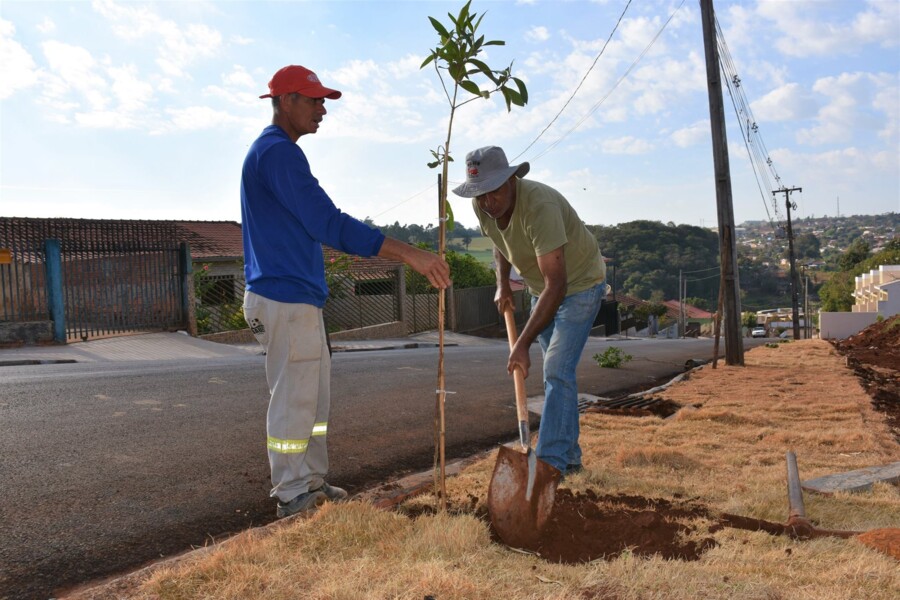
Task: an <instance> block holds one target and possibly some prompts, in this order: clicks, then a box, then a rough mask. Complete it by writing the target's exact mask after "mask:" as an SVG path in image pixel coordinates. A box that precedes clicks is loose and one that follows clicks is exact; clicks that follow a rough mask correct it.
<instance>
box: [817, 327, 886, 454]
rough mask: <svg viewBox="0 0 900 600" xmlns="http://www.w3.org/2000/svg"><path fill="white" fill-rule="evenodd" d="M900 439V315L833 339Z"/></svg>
mask: <svg viewBox="0 0 900 600" xmlns="http://www.w3.org/2000/svg"><path fill="white" fill-rule="evenodd" d="M832 344H833V345H834V347H835V349H836V350H837V351H838V352H839V353H840V354H842V355H843V356H844V357H846V359H847V366H848V367H850V368H851V369H853V372H854V373H856V376H857V377H859V380H860V383H862V386H863V388H864V389H865V390H866V392H867V393H868V394H869V395H870V396H871V397H872V405H873V406H874V407H875V409H876V410H878V411H880V412H882V413H884V414H885V416H886V417H887V422H888V425H889V426H890V428H891V431H892V432H893V434H894V439H896V440H897V441H898V442H900V315H897V316H894V317H892V318H890V319H885V320H884V321H881V322H880V323H874V324H873V325H870V326H869V327H867V328H865V329H863V330H862V331H860V332H859V333H857V334H856V335H851V336H850V337H848V338H846V339H843V340H835V341H832Z"/></svg>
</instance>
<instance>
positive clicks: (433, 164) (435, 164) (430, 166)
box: [428, 160, 441, 169]
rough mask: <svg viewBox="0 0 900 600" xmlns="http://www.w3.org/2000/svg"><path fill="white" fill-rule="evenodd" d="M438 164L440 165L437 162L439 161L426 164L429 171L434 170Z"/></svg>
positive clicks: (439, 162)
mask: <svg viewBox="0 0 900 600" xmlns="http://www.w3.org/2000/svg"><path fill="white" fill-rule="evenodd" d="M439 164H441V161H439V160H436V161H434V162H430V163H428V168H429V169H433V168H435V167H436V166H438V165H439Z"/></svg>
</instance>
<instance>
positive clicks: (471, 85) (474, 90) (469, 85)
mask: <svg viewBox="0 0 900 600" xmlns="http://www.w3.org/2000/svg"><path fill="white" fill-rule="evenodd" d="M459 87H461V88H462V89H464V90H466V91H467V92H469V93H470V94H474V95H476V96H480V95H481V90H480V89H479V88H478V86H477V85H475V82H474V81H469V80H468V79H466V80H464V81H460V82H459Z"/></svg>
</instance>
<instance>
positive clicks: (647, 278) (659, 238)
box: [588, 221, 719, 304]
mask: <svg viewBox="0 0 900 600" xmlns="http://www.w3.org/2000/svg"><path fill="white" fill-rule="evenodd" d="M588 229H590V230H591V232H592V233H593V234H594V237H596V238H597V243H598V244H599V245H600V251H601V252H603V255H604V256H615V257H616V260H617V264H616V277H617V280H618V281H620V282H622V283H621V284H618V285H620V286H621V289H622V291H624V292H625V293H626V294H628V295H629V296H634V297H636V298H640V299H642V300H648V299H650V298H651V297H653V295H654V293H655V292H658V293H659V294H661V297H662V298H670V299H674V298H678V297H680V294H679V291H678V283H679V281H678V274H679V271H689V272H693V273H690V274H689V275H688V277H689V279H691V280H694V281H689V283H688V293H690V295H691V296H696V297H700V298H706V299H707V301H708V302H710V304H713V303H715V301H716V300H717V299H718V292H719V287H718V286H719V280H718V277H716V276H715V274H716V269H717V268H718V265H719V238H718V236H717V235H716V233H715V232H713V231H711V230H708V229H703V228H700V227H695V226H693V225H675V224H674V223H669V224H667V225H664V224H662V223H660V222H658V221H631V222H629V223H621V224H619V225H616V226H612V227H605V226H602V225H589V226H588ZM710 276H711V277H710Z"/></svg>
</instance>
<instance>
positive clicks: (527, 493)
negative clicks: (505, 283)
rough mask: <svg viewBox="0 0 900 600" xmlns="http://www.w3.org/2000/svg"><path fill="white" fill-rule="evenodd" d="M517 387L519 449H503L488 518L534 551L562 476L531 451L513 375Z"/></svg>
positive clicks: (518, 376)
mask: <svg viewBox="0 0 900 600" xmlns="http://www.w3.org/2000/svg"><path fill="white" fill-rule="evenodd" d="M503 317H504V319H506V334H507V337H508V338H509V347H510V350H512V347H513V345H515V343H516V338H517V337H518V334H517V333H516V321H515V317H514V316H513V312H512V309H511V308H507V309H506V311H505V312H504V313H503ZM513 377H514V379H515V386H516V414H517V416H518V418H519V444H520V446H521V448H520V449H519V450H513V449H512V448H508V447H507V446H500V451H499V453H498V454H497V463H496V464H495V465H494V473H493V475H492V476H491V485H490V487H489V488H488V501H487V504H488V515H489V516H490V519H491V524H492V525H493V526H494V531H495V532H496V533H497V535H498V536H499V538H500V539H501V540H502V541H503V543H504V544H506V545H507V546H511V547H513V548H534V547H535V546H536V545H537V542H538V540H539V539H540V535H541V531H542V529H543V528H544V526H545V525H546V524H547V522H548V521H549V520H550V515H551V513H552V512H553V501H554V499H555V497H556V486H557V485H559V479H560V476H561V475H562V474H561V473H560V472H559V470H558V469H557V468H556V467H553V466H552V465H549V464H547V463H545V462H544V461H542V460H539V459H538V458H537V456H536V455H535V453H534V451H533V450H532V449H531V434H530V432H529V429H528V408H527V406H526V404H525V376H524V375H523V374H522V371H521V370H520V369H516V370H515V371H514V372H513Z"/></svg>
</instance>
